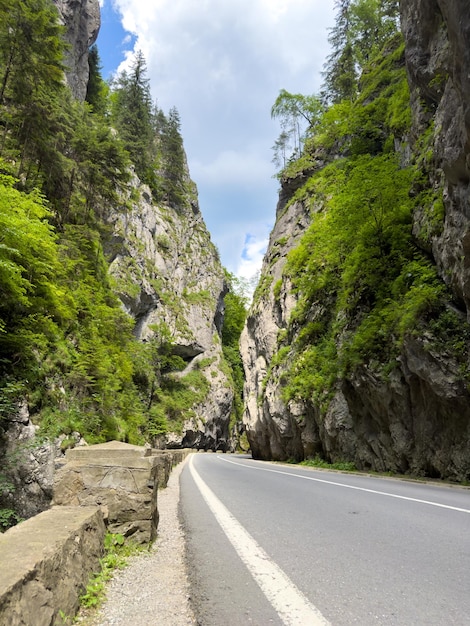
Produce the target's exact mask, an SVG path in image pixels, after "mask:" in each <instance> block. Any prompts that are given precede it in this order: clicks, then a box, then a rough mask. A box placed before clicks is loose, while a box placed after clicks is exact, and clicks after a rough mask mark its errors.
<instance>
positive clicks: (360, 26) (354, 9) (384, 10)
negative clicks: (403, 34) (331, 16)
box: [323, 0, 399, 104]
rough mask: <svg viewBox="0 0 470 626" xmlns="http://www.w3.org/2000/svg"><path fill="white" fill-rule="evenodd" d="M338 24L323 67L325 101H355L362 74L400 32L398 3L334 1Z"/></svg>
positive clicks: (390, 1)
mask: <svg viewBox="0 0 470 626" xmlns="http://www.w3.org/2000/svg"><path fill="white" fill-rule="evenodd" d="M335 8H336V10H337V15H336V23H335V26H334V27H333V28H332V29H331V31H330V35H329V37H328V41H329V42H330V45H331V48H332V52H331V54H330V56H329V57H328V58H327V60H326V63H325V66H324V68H325V69H324V72H323V76H324V96H323V97H324V100H326V101H327V102H332V103H333V104H334V103H338V102H341V101H342V100H350V101H354V100H355V99H356V97H357V94H358V81H359V77H360V74H361V72H362V70H363V69H364V67H365V66H366V65H367V63H368V62H369V61H370V60H371V59H372V58H373V56H374V55H376V54H377V53H378V52H379V51H380V50H381V49H382V47H383V45H384V43H385V42H386V41H387V40H388V39H389V38H390V37H391V36H392V35H393V34H394V33H396V32H397V29H398V13H399V11H398V1H397V0H335Z"/></svg>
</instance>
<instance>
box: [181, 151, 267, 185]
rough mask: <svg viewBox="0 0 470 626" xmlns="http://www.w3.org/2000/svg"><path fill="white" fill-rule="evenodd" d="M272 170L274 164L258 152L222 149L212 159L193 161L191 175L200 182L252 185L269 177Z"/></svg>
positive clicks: (258, 183)
mask: <svg viewBox="0 0 470 626" xmlns="http://www.w3.org/2000/svg"><path fill="white" fill-rule="evenodd" d="M272 172H273V168H272V164H271V163H270V162H268V160H267V159H263V157H262V155H261V154H259V153H258V154H257V153H256V152H246V153H244V152H243V151H236V150H222V151H221V152H219V153H218V154H215V155H214V158H213V160H212V161H207V162H206V163H202V162H200V161H198V160H197V159H195V160H193V161H192V163H191V175H192V177H193V178H194V180H196V181H197V182H198V184H201V183H203V184H208V185H228V186H230V185H234V186H240V185H241V186H244V187H250V186H252V185H260V183H263V181H265V180H266V179H269V178H270V176H272Z"/></svg>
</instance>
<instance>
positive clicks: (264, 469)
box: [217, 455, 470, 513]
mask: <svg viewBox="0 0 470 626" xmlns="http://www.w3.org/2000/svg"><path fill="white" fill-rule="evenodd" d="M217 459H218V460H219V461H225V463H231V464H232V465H238V466H240V467H244V468H245V469H249V470H257V471H260V472H272V473H273V474H283V475H284V476H294V477H295V478H303V479H304V480H312V481H314V482H317V483H324V484H325V485H333V486H335V487H344V488H345V489H355V490H356V491H365V492H367V493H374V494H377V495H379V496H386V497H388V498H397V499H398V500H408V501H410V502H418V503H419V504H428V505H429V506H437V507H439V508H441V509H450V510H451V511H459V512H460V513H470V509H461V508H459V507H457V506H450V505H449V504H440V503H439V502H431V501H430V500H419V499H418V498H410V497H408V496H399V495H398V494H396V493H389V492H387V491H377V490H375V489H367V488H366V487H356V486H355V485H347V484H346V483H337V482H335V481H333V480H323V479H322V478H314V477H313V476H304V475H303V474H294V472H283V471H282V470H275V469H269V468H267V467H254V466H251V465H244V464H243V463H237V462H236V461H230V460H229V459H227V458H222V457H221V456H219V455H218V456H217Z"/></svg>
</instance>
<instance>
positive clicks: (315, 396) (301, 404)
mask: <svg viewBox="0 0 470 626" xmlns="http://www.w3.org/2000/svg"><path fill="white" fill-rule="evenodd" d="M466 8H468V7H466V3H465V2H463V1H455V2H444V1H442V2H440V1H438V0H436V1H433V2H429V1H424V0H423V1H422V2H421V1H420V0H403V2H402V3H401V27H402V32H403V34H404V38H405V57H404V59H405V62H406V70H407V75H408V82H409V88H410V94H411V97H410V101H409V102H410V106H411V119H412V123H411V126H410V130H408V131H407V132H406V134H403V135H402V136H401V137H400V138H399V139H397V135H396V134H395V140H394V142H395V150H397V154H398V155H399V156H398V158H399V159H401V162H402V166H408V165H409V163H410V162H411V163H413V164H414V165H415V166H416V171H418V172H419V173H420V175H421V178H420V180H419V182H418V183H415V184H414V185H413V186H412V188H411V189H410V194H411V197H412V198H416V197H417V196H419V194H423V196H422V198H421V196H419V197H420V198H421V200H418V201H416V202H415V205H414V208H413V211H412V214H411V222H410V229H412V233H413V235H412V237H413V240H412V241H413V243H412V245H413V246H416V250H417V254H423V255H426V254H429V255H432V261H433V263H434V264H435V265H434V267H435V268H436V269H437V272H438V274H439V276H440V280H441V281H442V282H443V283H445V284H446V285H447V286H448V287H449V290H450V295H449V294H447V295H444V291H442V294H443V295H442V296H441V297H442V301H441V304H440V305H439V306H440V307H441V310H442V311H443V314H442V317H439V318H438V319H439V320H440V321H439V322H436V319H435V318H434V317H433V314H427V315H424V314H423V315H422V316H421V317H420V318H419V319H417V320H416V322H415V325H414V326H413V327H412V328H410V330H409V331H408V332H406V333H404V335H403V337H402V338H401V340H400V341H399V349H398V350H397V352H396V353H394V356H393V357H392V358H390V352H389V347H387V346H390V345H391V342H392V341H393V342H394V346H396V345H397V340H396V337H395V338H393V337H392V335H390V336H389V337H388V338H387V337H384V338H383V339H380V332H379V333H378V334H377V335H376V337H377V346H375V347H374V346H373V347H372V348H370V352H369V356H363V357H362V358H361V359H356V361H355V362H354V364H353V365H352V366H351V364H349V366H347V367H346V366H345V367H344V369H343V371H342V373H341V375H338V373H337V372H336V373H335V376H336V378H335V382H334V383H332V382H331V380H330V381H329V382H328V385H327V383H326V382H325V380H326V378H325V377H323V378H322V379H321V380H320V369H321V368H323V372H324V371H326V370H327V367H326V366H325V364H324V363H321V364H320V363H319V362H318V361H315V359H314V358H313V357H312V356H311V355H312V354H313V353H314V351H315V349H316V348H315V346H316V345H317V346H318V345H320V344H319V343H318V344H315V338H317V341H318V342H320V340H321V339H319V338H320V337H323V335H321V333H322V332H323V331H322V330H321V329H322V328H324V327H325V325H327V324H330V325H336V328H340V329H342V330H340V331H338V332H337V334H336V336H335V339H334V342H330V344H329V348H330V353H329V354H330V357H331V360H332V361H335V360H336V361H337V360H338V355H344V354H347V353H348V350H349V346H348V342H351V341H352V338H353V332H354V331H353V328H358V327H359V325H360V324H361V323H362V321H363V320H364V319H365V316H366V315H367V313H366V311H367V310H369V308H368V307H371V306H372V305H371V302H373V297H374V296H373V293H371V292H370V291H369V292H367V297H361V295H360V294H361V293H362V292H361V291H359V290H360V289H363V286H362V285H360V281H357V285H356V289H357V290H358V291H356V294H355V293H354V291H353V290H352V289H350V290H349V296H348V298H349V300H348V302H347V303H346V304H344V302H343V309H342V310H341V308H340V307H339V306H338V299H337V297H336V296H334V295H332V292H328V291H327V290H323V291H322V289H320V288H318V289H317V293H318V294H319V295H318V296H317V297H312V299H311V300H310V301H309V305H308V307H307V306H306V305H305V302H306V300H305V295H304V293H303V292H302V289H303V291H305V290H308V285H307V283H306V281H305V280H304V282H303V283H301V285H302V287H301V288H299V287H297V288H296V289H294V290H293V289H292V284H291V273H289V272H288V271H286V267H287V264H286V253H288V251H289V250H294V251H295V250H296V249H297V247H298V245H299V242H300V241H301V239H302V235H303V233H302V231H304V233H305V232H307V226H308V224H312V223H314V222H315V220H316V216H317V214H318V213H321V214H323V213H324V211H325V210H327V209H326V208H325V207H327V205H328V198H325V197H324V194H321V193H317V195H316V194H315V186H314V185H313V184H311V186H310V188H309V189H310V191H308V186H307V187H305V189H307V191H305V192H304V193H303V194H302V195H299V194H298V193H296V192H297V188H298V187H300V186H302V185H304V183H305V181H304V180H300V179H299V180H298V181H297V184H294V183H295V181H290V183H289V185H290V189H289V188H284V189H283V190H282V191H281V193H282V198H283V203H282V204H284V203H285V202H286V201H287V207H288V208H287V211H286V210H281V211H280V210H279V209H278V215H277V221H276V225H275V227H274V230H273V233H272V235H271V239H270V244H269V248H268V251H267V253H266V257H265V260H264V264H263V269H262V275H261V280H260V284H259V287H258V293H257V294H256V296H255V299H254V303H253V305H252V308H251V311H250V314H249V317H248V320H247V324H246V327H245V330H244V332H243V335H242V341H241V350H242V354H243V359H244V364H245V371H246V380H247V381H246V386H245V416H244V421H245V424H246V429H247V435H248V439H249V442H250V445H251V449H252V453H253V456H254V457H256V458H264V459H278V460H286V459H289V458H291V459H295V460H302V459H304V458H307V457H314V456H316V455H319V456H321V457H322V458H324V459H326V460H327V461H330V462H338V461H351V462H353V463H354V464H355V465H356V467H358V468H360V469H372V470H377V471H398V472H405V473H406V472H410V473H413V474H421V475H428V476H433V477H445V478H451V479H456V480H468V478H469V476H470V436H469V435H470V408H469V407H470V394H469V390H468V361H469V344H468V338H469V336H470V335H469V333H468V325H467V324H466V322H465V318H467V319H468V316H469V296H470V293H469V274H468V272H469V259H470V256H469V253H470V250H469V241H470V239H469V205H468V198H469V181H470V165H469V163H470V142H469V129H470V81H469V76H468V72H467V71H466V68H468V65H469V62H470V59H469V55H470V46H469V41H470V38H469V31H470V18H469V16H468V10H466ZM367 80H368V77H367V76H366V77H365V78H364V81H367ZM377 84H379V82H378V83H376V84H375V85H374V90H375V91H372V90H370V91H369V93H368V96H367V99H364V101H363V106H364V109H366V107H367V106H369V105H370V102H371V101H372V99H373V96H371V93H372V94H373V95H374V96H375V95H377V94H376V91H377V87H376V85H377ZM366 89H367V88H366ZM390 94H391V92H390ZM390 94H389V96H388V97H390ZM363 139H364V137H362V140H363ZM366 139H367V140H369V139H370V137H367V138H366ZM423 146H425V147H424V148H423ZM340 147H341V146H340ZM337 148H338V146H337ZM424 150H426V155H425V156H423V151H424ZM338 156H339V157H341V156H342V155H341V153H338V154H336V155H331V154H330V160H334V159H335V158H338ZM313 160H314V161H315V159H313ZM323 165H324V163H322V162H320V161H319V160H318V159H317V160H316V167H317V170H318V169H321V168H322V167H323ZM309 175H310V174H308V173H307V174H306V176H307V178H308V176H309ZM303 176H304V177H305V174H303ZM285 183H286V184H287V181H285ZM424 192H427V193H428V196H425V193H424ZM294 194H296V195H295V197H294ZM426 197H427V198H428V201H426V199H425V198H426ZM437 206H439V207H443V219H442V220H441V219H437V217H436V211H435V207H437ZM371 245H372V244H371ZM424 258H425V257H424ZM426 262H427V261H426ZM433 271H435V270H433ZM357 272H360V269H359V268H358V269H357ZM381 272H382V268H380V267H378V269H377V273H378V274H379V275H380V274H381ZM408 276H409V277H411V274H408ZM348 279H349V280H350V281H352V282H353V283H354V281H355V277H354V275H349V278H348ZM405 280H406V279H405ZM312 281H313V277H312ZM422 288H423V289H424V287H422ZM300 301H302V302H303V303H304V307H303V310H302V315H299V307H298V305H299V302H300ZM351 302H355V303H356V304H355V305H354V306H353V305H351ZM348 307H349V308H348ZM436 307H437V308H438V305H436ZM447 324H448V325H447ZM384 328H387V327H386V326H385V321H384ZM319 329H320V330H319ZM387 332H391V331H386V330H384V333H387ZM439 333H440V336H439V337H438V336H437V335H439ZM442 337H445V338H446V339H445V341H443V340H442ZM458 343H459V346H457V344H458ZM324 345H325V344H323V345H322V350H323V355H324V354H328V352H327V351H326V350H325V349H324ZM299 346H302V350H303V351H302V350H301V349H300V348H299ZM305 346H306V347H305ZM393 349H395V348H393ZM309 350H310V352H308V351H309ZM392 352H393V350H392ZM315 354H316V353H315ZM370 354H372V356H370ZM305 355H309V357H310V358H311V363H312V365H311V366H310V369H309V372H308V374H309V376H310V380H309V384H310V387H308V388H307V390H306V388H303V389H301V390H300V391H298V390H297V391H298V393H297V394H296V393H292V392H291V393H290V394H289V393H286V388H290V390H292V389H294V391H295V390H296V388H295V385H296V384H297V383H296V379H295V372H296V371H298V370H299V368H300V369H301V368H302V367H303V368H304V369H303V371H304V372H305V369H306V368H305V366H304V364H303V363H301V361H302V359H305V358H307V357H306V356H305ZM340 358H341V357H340ZM317 367H318V371H316V368H317ZM307 369H308V368H307ZM317 379H318V380H320V382H318V380H317ZM312 381H313V382H312ZM322 381H323V382H322ZM301 382H302V381H301ZM322 385H323V387H322Z"/></svg>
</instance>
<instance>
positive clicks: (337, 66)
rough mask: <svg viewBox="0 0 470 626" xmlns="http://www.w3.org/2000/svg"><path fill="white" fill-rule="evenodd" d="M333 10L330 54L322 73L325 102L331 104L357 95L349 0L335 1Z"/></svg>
mask: <svg viewBox="0 0 470 626" xmlns="http://www.w3.org/2000/svg"><path fill="white" fill-rule="evenodd" d="M335 9H336V11H337V15H336V23H335V26H334V27H333V28H332V29H331V32H330V34H329V36H328V41H329V43H330V45H331V48H332V52H331V54H330V56H329V57H328V58H327V60H326V63H325V70H324V72H323V76H324V78H325V82H324V87H325V91H326V100H329V101H331V102H333V103H335V102H340V101H341V100H354V99H355V97H356V94H357V72H356V64H355V59H354V51H353V44H352V41H351V0H335Z"/></svg>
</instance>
